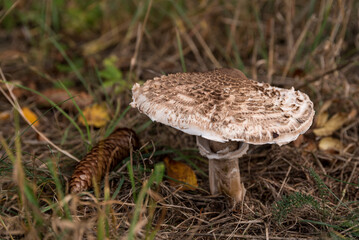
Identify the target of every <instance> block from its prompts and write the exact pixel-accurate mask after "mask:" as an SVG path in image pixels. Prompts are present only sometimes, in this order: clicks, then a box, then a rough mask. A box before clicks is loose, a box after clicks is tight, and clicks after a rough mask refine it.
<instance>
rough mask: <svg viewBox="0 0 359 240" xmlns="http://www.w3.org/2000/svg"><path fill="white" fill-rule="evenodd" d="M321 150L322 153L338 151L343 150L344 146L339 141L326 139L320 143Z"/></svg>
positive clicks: (330, 138)
mask: <svg viewBox="0 0 359 240" xmlns="http://www.w3.org/2000/svg"><path fill="white" fill-rule="evenodd" d="M319 149H320V150H322V151H337V152H340V150H342V149H343V144H342V143H341V141H340V140H339V139H336V138H332V137H325V138H322V139H321V140H320V141H319Z"/></svg>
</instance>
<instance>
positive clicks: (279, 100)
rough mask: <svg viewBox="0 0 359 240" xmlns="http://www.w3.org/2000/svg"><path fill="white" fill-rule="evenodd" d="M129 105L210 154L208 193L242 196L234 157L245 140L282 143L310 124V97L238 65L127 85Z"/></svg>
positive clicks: (242, 149)
mask: <svg viewBox="0 0 359 240" xmlns="http://www.w3.org/2000/svg"><path fill="white" fill-rule="evenodd" d="M132 95H133V96H132V99H133V102H132V103H131V106H132V107H134V108H138V110H139V111H140V112H142V113H144V114H146V115H147V116H148V117H150V118H151V119H152V120H153V121H157V122H160V123H163V124H166V125H169V126H171V127H174V128H176V129H179V130H181V131H183V132H185V133H188V134H191V135H196V136H197V145H198V147H199V151H200V154H201V155H203V156H205V157H207V158H208V159H209V182H210V190H211V193H212V194H217V193H224V194H226V195H228V196H230V197H232V198H233V199H234V200H235V201H236V202H239V201H241V200H243V198H244V194H245V188H244V185H243V183H241V181H240V172H239V167H238V158H240V157H241V156H243V155H244V154H245V153H246V152H247V149H248V144H256V145H260V144H278V145H283V144H286V143H289V142H291V141H294V140H295V139H297V137H298V136H299V135H300V134H303V133H305V132H306V131H307V130H308V129H309V127H310V126H311V124H312V121H313V116H314V110H313V103H312V102H311V101H310V99H309V97H308V96H307V95H306V94H304V93H302V92H300V91H295V90H294V88H292V89H282V88H278V87H272V86H270V85H269V84H267V83H260V82H256V81H253V80H250V79H248V78H247V77H246V76H245V75H244V74H243V73H242V72H241V71H239V70H237V69H228V68H221V69H215V70H212V71H208V72H198V73H176V74H169V75H167V76H161V77H156V78H154V79H152V80H148V81H146V82H145V83H144V84H143V86H140V85H139V84H135V85H134V86H133V88H132Z"/></svg>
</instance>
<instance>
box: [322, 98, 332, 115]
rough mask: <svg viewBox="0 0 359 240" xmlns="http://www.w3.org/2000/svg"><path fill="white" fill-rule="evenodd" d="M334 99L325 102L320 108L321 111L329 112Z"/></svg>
mask: <svg viewBox="0 0 359 240" xmlns="http://www.w3.org/2000/svg"><path fill="white" fill-rule="evenodd" d="M332 103H333V100H327V101H325V102H324V104H323V105H322V107H321V108H320V109H319V113H323V112H327V111H328V109H329V108H330V106H331V105H332Z"/></svg>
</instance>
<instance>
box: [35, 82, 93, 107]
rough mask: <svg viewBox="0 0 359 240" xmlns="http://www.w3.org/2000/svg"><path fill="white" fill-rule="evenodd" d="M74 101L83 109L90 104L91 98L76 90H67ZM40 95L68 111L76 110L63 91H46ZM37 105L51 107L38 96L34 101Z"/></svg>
mask: <svg viewBox="0 0 359 240" xmlns="http://www.w3.org/2000/svg"><path fill="white" fill-rule="evenodd" d="M68 91H69V92H70V94H71V96H72V97H73V99H74V100H75V102H76V104H77V105H78V106H79V107H80V108H81V109H83V108H85V107H87V106H89V105H91V104H92V101H93V98H92V96H91V95H89V94H87V93H86V92H80V91H76V90H68ZM42 94H43V95H44V96H45V97H47V98H48V99H50V100H51V101H53V102H54V103H56V104H60V105H61V107H62V108H63V109H65V110H68V111H74V110H76V107H75V105H74V103H73V102H72V99H71V97H70V96H69V94H68V93H67V92H66V91H65V90H64V89H56V88H54V89H47V90H45V91H43V92H42ZM36 102H37V103H38V104H41V105H43V106H51V104H50V102H49V101H47V100H46V99H45V98H43V97H41V96H38V98H37V99H36Z"/></svg>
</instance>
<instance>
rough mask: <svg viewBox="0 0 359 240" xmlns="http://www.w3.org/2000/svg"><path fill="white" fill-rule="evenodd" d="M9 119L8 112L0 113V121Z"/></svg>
mask: <svg viewBox="0 0 359 240" xmlns="http://www.w3.org/2000/svg"><path fill="white" fill-rule="evenodd" d="M9 119H10V111H4V112H0V121H6V120H9Z"/></svg>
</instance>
